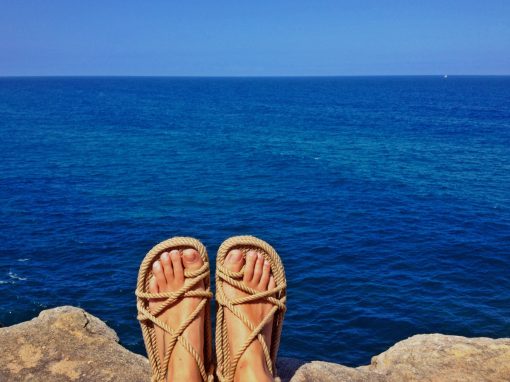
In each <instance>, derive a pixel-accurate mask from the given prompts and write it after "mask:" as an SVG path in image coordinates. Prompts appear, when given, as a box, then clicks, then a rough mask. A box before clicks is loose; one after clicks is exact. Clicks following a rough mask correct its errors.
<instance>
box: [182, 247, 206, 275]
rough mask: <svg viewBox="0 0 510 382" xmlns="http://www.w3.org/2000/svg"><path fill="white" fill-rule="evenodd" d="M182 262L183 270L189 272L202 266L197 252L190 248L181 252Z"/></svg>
mask: <svg viewBox="0 0 510 382" xmlns="http://www.w3.org/2000/svg"><path fill="white" fill-rule="evenodd" d="M182 262H183V264H184V268H186V269H189V270H195V269H199V268H200V267H201V266H202V265H204V262H203V261H202V258H201V257H200V255H199V253H198V252H197V250H196V249H192V248H188V249H185V250H184V251H183V252H182Z"/></svg>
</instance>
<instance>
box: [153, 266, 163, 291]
mask: <svg viewBox="0 0 510 382" xmlns="http://www.w3.org/2000/svg"><path fill="white" fill-rule="evenodd" d="M152 274H153V275H154V277H155V278H156V282H157V284H158V288H159V290H165V289H166V278H165V274H164V273H163V267H162V266H161V263H160V262H159V260H158V261H156V262H155V263H154V265H153V266H152Z"/></svg>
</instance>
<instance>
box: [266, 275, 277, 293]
mask: <svg viewBox="0 0 510 382" xmlns="http://www.w3.org/2000/svg"><path fill="white" fill-rule="evenodd" d="M274 288H276V281H274V277H273V276H271V277H270V278H269V285H268V286H267V290H271V289H274Z"/></svg>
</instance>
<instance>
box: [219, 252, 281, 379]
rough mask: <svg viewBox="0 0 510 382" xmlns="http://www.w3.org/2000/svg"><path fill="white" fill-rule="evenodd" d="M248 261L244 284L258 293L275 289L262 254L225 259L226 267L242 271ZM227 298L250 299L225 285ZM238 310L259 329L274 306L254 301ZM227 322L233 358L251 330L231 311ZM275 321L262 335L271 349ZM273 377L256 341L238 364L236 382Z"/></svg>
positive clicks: (239, 291)
mask: <svg viewBox="0 0 510 382" xmlns="http://www.w3.org/2000/svg"><path fill="white" fill-rule="evenodd" d="M245 261H246V266H245V270H244V277H243V283H244V284H245V285H246V286H248V287H250V288H252V289H255V290H258V291H261V292H262V291H266V290H270V289H273V288H275V286H276V284H275V281H274V278H273V276H271V266H270V264H269V262H268V261H265V260H264V257H263V256H262V255H261V254H257V252H255V251H253V250H251V251H248V253H247V254H246V260H245V259H244V257H243V254H242V252H241V251H240V250H238V249H234V250H231V251H230V252H229V253H228V254H227V257H226V258H225V264H224V266H225V267H226V268H227V269H229V270H231V271H233V272H239V271H240V270H241V268H242V267H243V265H244V263H245ZM223 289H224V291H225V295H226V297H227V298H229V299H235V298H239V297H244V296H247V294H246V293H245V292H243V291H241V290H239V289H237V288H235V287H233V286H231V285H229V284H228V283H223ZM237 307H238V308H239V309H240V310H241V311H242V312H243V314H244V315H245V316H246V317H247V318H248V319H249V320H250V322H251V323H252V324H253V326H255V327H256V326H257V325H259V324H260V322H261V321H262V320H263V319H264V317H265V316H266V315H267V314H268V312H269V311H270V310H271V308H272V307H273V305H272V304H270V303H267V302H263V301H253V302H250V303H245V304H240V305H237ZM225 321H226V323H227V327H228V341H229V349H230V354H231V355H232V357H233V355H234V354H235V353H236V352H237V351H238V350H239V349H240V348H241V347H242V346H243V344H244V342H245V340H246V339H247V338H248V336H249V335H250V330H249V328H247V327H246V325H244V324H243V323H242V322H241V320H239V318H237V317H236V316H235V315H234V314H233V313H232V312H230V311H229V310H228V309H225ZM272 323H273V321H272V320H271V321H269V322H268V323H267V324H266V326H265V327H264V331H263V332H262V334H263V336H264V339H265V341H266V344H267V346H268V348H269V347H270V346H271V332H272V328H273V325H272ZM272 380H273V377H272V376H271V373H270V372H269V370H268V368H267V365H266V360H265V358H264V351H263V350H262V345H261V344H260V342H259V341H258V340H254V341H253V342H252V343H251V344H250V346H249V347H248V348H247V349H246V351H245V352H244V354H243V355H242V357H241V358H240V360H239V363H238V364H237V368H236V371H235V376H234V381H236V382H238V381H239V382H240V381H272Z"/></svg>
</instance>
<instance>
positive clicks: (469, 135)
mask: <svg viewBox="0 0 510 382" xmlns="http://www.w3.org/2000/svg"><path fill="white" fill-rule="evenodd" d="M0 132H1V140H0V205H1V211H0V296H1V300H0V322H1V323H2V324H4V325H10V324H14V323H17V322H20V321H23V320H26V319H29V318H32V317H33V316H35V315H36V314H37V313H38V312H39V311H41V310H42V309H46V308H49V307H54V306H58V305H64V304H70V305H76V306H81V307H83V308H85V309H87V310H88V311H90V312H91V313H93V314H95V315H97V316H99V317H100V318H101V319H103V320H106V321H107V323H108V324H109V325H110V326H112V327H113V328H114V329H115V330H116V331H117V332H118V334H119V336H120V339H121V342H122V343H123V344H124V345H126V346H127V347H129V348H130V349H132V350H134V351H137V352H140V353H143V352H144V348H143V342H142V338H141V334H140V330H139V326H138V323H137V321H136V319H135V315H136V312H135V305H134V294H133V290H134V286H135V283H136V273H137V268H138V265H139V262H140V261H141V259H142V258H143V256H144V254H145V253H146V251H147V250H149V249H150V247H151V246H152V245H154V244H156V243H157V242H159V241H161V240H163V239H166V238H168V237H171V236H175V235H190V236H195V237H197V238H199V239H201V240H202V241H203V242H204V243H205V244H206V245H207V246H208V249H209V252H210V256H211V258H212V259H214V255H215V251H216V249H217V248H218V246H219V244H220V243H221V242H222V241H223V240H224V239H225V238H227V237H229V236H231V235H237V234H253V235H257V236H259V237H261V238H263V239H265V240H267V241H268V242H270V243H271V244H273V246H274V247H275V248H276V249H277V250H278V251H279V253H280V255H281V257H282V259H283V261H284V264H285V266H286V272H287V277H288V285H289V291H288V293H289V303H288V314H287V316H286V322H285V327H284V334H283V342H282V346H281V352H280V355H284V356H292V357H298V358H303V359H322V360H330V361H336V362H342V363H345V364H349V365H359V364H364V363H368V362H369V360H370V357H371V356H372V355H375V354H377V353H379V352H381V351H383V350H385V349H386V348H387V347H389V346H390V345H392V344H393V343H394V342H396V341H398V340H401V339H404V338H406V337H408V336H410V335H412V334H416V333H429V332H442V333H449V334H460V335H466V336H489V337H505V336H506V337H508V336H510V264H509V256H510V77H449V78H448V79H447V80H445V79H443V78H440V77H372V78H370V77H367V78H294V79H292V78H279V79H278V78H258V79H249V78H245V79H242V78H231V79H221V78H209V79H207V78H202V79H185V78H181V79H178V78H10V79H9V78H3V79H0Z"/></svg>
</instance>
